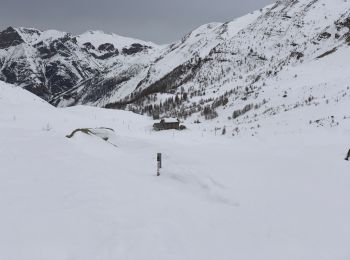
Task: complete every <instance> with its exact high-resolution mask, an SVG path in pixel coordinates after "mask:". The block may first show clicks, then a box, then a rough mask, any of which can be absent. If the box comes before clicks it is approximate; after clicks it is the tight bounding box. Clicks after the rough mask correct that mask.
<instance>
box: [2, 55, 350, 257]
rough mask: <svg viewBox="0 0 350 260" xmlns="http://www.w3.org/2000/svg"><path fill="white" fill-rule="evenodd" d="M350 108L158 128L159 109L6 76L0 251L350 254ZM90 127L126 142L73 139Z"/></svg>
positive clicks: (328, 107)
mask: <svg viewBox="0 0 350 260" xmlns="http://www.w3.org/2000/svg"><path fill="white" fill-rule="evenodd" d="M343 54H344V55H345V53H343ZM329 62H330V63H331V62H332V61H331V60H330V61H329ZM320 68H321V67H320ZM307 74H308V72H307V71H305V76H306V75H307ZM314 83H317V82H316V81H314ZM347 108H348V102H345V100H344V99H343V100H340V101H339V102H337V103H332V104H328V105H327V104H325V103H321V104H320V105H318V106H307V107H304V108H303V109H295V110H291V111H288V112H286V113H285V114H284V115H283V116H282V115H281V114H277V115H275V116H274V117H268V118H262V119H261V122H260V123H261V127H260V128H259V130H258V131H259V133H257V134H255V137H250V138H246V137H244V136H245V134H249V135H250V132H249V131H251V129H250V128H249V129H244V128H242V130H241V133H240V135H238V136H235V137H232V136H231V135H228V134H226V135H225V136H222V135H221V134H219V133H220V132H221V131H214V129H217V128H216V126H217V125H216V122H213V121H206V122H204V123H203V124H200V125H197V124H193V122H192V120H187V121H185V122H184V123H185V124H186V125H187V127H188V128H189V130H187V131H181V132H172V131H170V132H152V131H151V126H152V124H153V121H152V120H151V119H150V118H149V117H145V116H140V115H136V114H133V113H131V112H127V111H118V110H105V109H100V108H94V107H83V106H76V107H71V108H64V109H63V108H55V107H53V106H50V105H49V104H47V103H46V102H44V101H43V100H41V99H40V98H38V97H36V96H34V95H33V94H30V93H28V92H26V91H24V90H22V89H20V88H16V87H14V86H9V85H7V84H4V83H1V82H0V110H1V113H0V144H1V145H0V165H1V171H0V187H1V188H0V207H1V214H0V230H1V232H0V259H11V260H31V259H54V260H55V259H57V260H68V259H76V260H96V259H99V260H110V259H130V260H138V259H140V260H141V259H164V260H168V259H169V260H170V259H173V260H175V259H176V260H177V259H191V260H192V259H201V260H211V259H223V260H226V259H227V260H231V259H249V260H260V259H272V260H280V259H293V260H294V259H298V260H309V259H324V260H334V259H339V260H340V259H344V260H345V259H347V257H349V255H350V251H349V246H348V242H349V239H350V237H349V234H350V222H349V218H350V206H349V203H348V198H349V196H350V191H349V185H350V175H349V167H350V165H349V163H348V162H347V161H344V157H345V153H346V152H347V150H348V148H349V142H347V141H345V140H347V139H348V135H349V129H350V120H349V118H350V114H349V112H348V109H347ZM326 115H327V116H328V115H329V116H330V115H332V116H334V122H333V121H332V120H333V119H332V118H330V117H329V118H328V117H327V118H325V119H324V120H320V121H318V123H313V124H309V120H313V119H316V118H320V117H321V116H326ZM335 122H336V123H335ZM82 127H111V128H113V129H114V130H115V133H116V134H115V137H114V139H113V142H114V143H115V144H116V145H117V146H118V147H115V146H113V145H111V144H109V143H108V142H105V141H103V140H102V139H100V138H97V137H95V136H89V135H85V134H83V133H78V134H76V135H75V136H74V138H72V139H68V138H66V137H65V136H66V135H67V134H69V133H71V131H72V130H74V129H76V128H82ZM256 131H257V130H256ZM215 133H216V135H215ZM157 152H162V153H163V168H162V171H161V176H160V177H156V176H155V175H156V163H155V161H156V153H157Z"/></svg>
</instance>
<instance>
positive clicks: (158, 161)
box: [157, 153, 162, 176]
mask: <svg viewBox="0 0 350 260" xmlns="http://www.w3.org/2000/svg"><path fill="white" fill-rule="evenodd" d="M161 168H162V154H161V153H157V176H160V169H161Z"/></svg>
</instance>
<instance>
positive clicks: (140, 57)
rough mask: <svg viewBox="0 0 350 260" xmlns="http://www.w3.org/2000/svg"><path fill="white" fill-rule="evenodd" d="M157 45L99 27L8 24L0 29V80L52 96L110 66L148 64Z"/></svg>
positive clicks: (74, 86)
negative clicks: (75, 29)
mask: <svg viewBox="0 0 350 260" xmlns="http://www.w3.org/2000/svg"><path fill="white" fill-rule="evenodd" d="M159 49H161V48H160V47H159V46H157V45H155V44H153V43H146V42H143V41H139V40H134V39H130V38H125V37H121V36H118V35H115V34H106V33H103V32H101V31H89V32H86V33H84V34H82V35H79V36H72V35H71V34H68V33H65V32H59V31H55V30H49V31H39V30H36V29H27V28H16V29H15V28H12V27H9V28H7V29H6V30H4V31H3V32H1V33H0V66H1V73H0V79H1V80H3V81H5V82H8V83H13V84H16V85H19V86H21V87H23V88H25V89H27V90H29V91H31V92H33V93H35V94H37V95H38V96H40V97H42V98H44V99H46V100H50V99H51V98H52V97H54V96H55V95H59V94H62V93H63V92H65V91H67V90H71V89H73V88H76V87H77V86H79V85H81V84H82V83H84V82H85V84H86V82H87V81H89V80H92V79H93V78H96V77H98V75H100V74H105V73H106V72H107V71H109V70H111V68H113V69H115V70H118V68H123V67H130V66H131V65H130V64H132V67H135V68H139V67H143V66H146V65H148V64H149V63H150V62H151V61H152V60H153V59H154V57H153V56H154V53H158V51H159Z"/></svg>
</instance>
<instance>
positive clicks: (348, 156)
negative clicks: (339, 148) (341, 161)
mask: <svg viewBox="0 0 350 260" xmlns="http://www.w3.org/2000/svg"><path fill="white" fill-rule="evenodd" d="M349 158H350V150H349V151H348V154H347V155H346V158H345V160H347V161H349Z"/></svg>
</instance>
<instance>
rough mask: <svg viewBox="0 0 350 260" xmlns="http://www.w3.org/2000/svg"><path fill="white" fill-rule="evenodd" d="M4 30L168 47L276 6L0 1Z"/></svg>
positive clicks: (218, 0) (242, 0) (220, 1)
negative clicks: (205, 27) (97, 32)
mask: <svg viewBox="0 0 350 260" xmlns="http://www.w3.org/2000/svg"><path fill="white" fill-rule="evenodd" d="M1 1H4V2H3V3H1V5H0V6H1V8H0V27H1V29H3V28H4V27H7V26H10V25H11V26H23V27H35V28H39V29H57V30H63V31H68V32H72V33H74V34H79V33H82V32H84V31H87V30H91V29H92V30H94V29H101V30H103V31H106V32H115V33H117V34H120V35H124V36H129V37H135V38H140V39H143V40H149V41H154V42H157V43H168V42H172V41H175V40H178V39H180V38H181V37H182V36H183V35H184V34H185V33H187V32H189V31H190V30H192V29H194V28H196V27H198V26H200V25H202V24H204V23H208V22H225V21H229V20H232V19H234V18H236V17H239V16H241V15H244V14H246V13H249V12H251V11H254V10H256V9H259V8H261V7H264V6H265V5H267V4H270V3H272V2H274V1H273V0H215V1H212V0H61V1H59V0H10V1H7V0H1Z"/></svg>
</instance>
